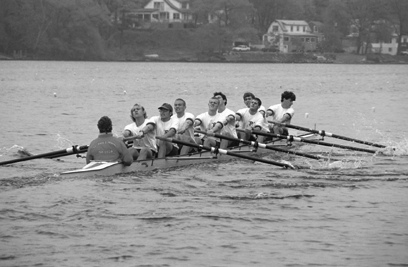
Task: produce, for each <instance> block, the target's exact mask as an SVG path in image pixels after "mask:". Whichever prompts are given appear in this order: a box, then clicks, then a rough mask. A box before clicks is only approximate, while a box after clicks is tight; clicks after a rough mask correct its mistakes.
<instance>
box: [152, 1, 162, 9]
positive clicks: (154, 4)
mask: <svg viewBox="0 0 408 267" xmlns="http://www.w3.org/2000/svg"><path fill="white" fill-rule="evenodd" d="M160 4H161V3H160V2H154V3H153V7H154V8H160Z"/></svg>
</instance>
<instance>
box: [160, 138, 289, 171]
mask: <svg viewBox="0 0 408 267" xmlns="http://www.w3.org/2000/svg"><path fill="white" fill-rule="evenodd" d="M156 138H157V139H159V140H163V141H167V142H171V143H176V144H180V145H185V146H191V147H195V148H199V149H200V148H201V149H204V150H208V151H211V152H213V153H215V154H218V153H220V154H224V155H229V156H233V157H237V158H243V159H248V160H253V161H259V162H263V163H267V164H271V165H276V166H280V167H284V168H290V169H295V167H294V166H293V165H292V164H288V163H281V162H277V161H273V160H266V159H263V158H255V157H251V156H248V155H243V154H238V153H234V152H231V151H228V150H225V149H221V148H218V147H209V146H204V145H197V144H194V143H189V142H185V141H181V140H176V139H172V138H164V137H160V136H156Z"/></svg>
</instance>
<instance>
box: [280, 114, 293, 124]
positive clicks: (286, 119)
mask: <svg viewBox="0 0 408 267" xmlns="http://www.w3.org/2000/svg"><path fill="white" fill-rule="evenodd" d="M290 119H292V116H291V115H290V114H289V113H286V114H285V115H283V117H282V119H280V120H279V122H280V123H286V122H289V121H290Z"/></svg>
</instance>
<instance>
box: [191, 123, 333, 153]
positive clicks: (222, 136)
mask: <svg viewBox="0 0 408 267" xmlns="http://www.w3.org/2000/svg"><path fill="white" fill-rule="evenodd" d="M237 130H238V129H237ZM195 132H197V133H202V134H206V135H208V136H214V137H217V138H221V139H226V140H230V141H238V142H241V143H243V144H247V145H251V146H253V147H255V148H256V147H261V148H265V149H269V150H275V151H279V152H283V153H287V154H293V155H296V156H301V157H306V158H310V159H317V160H320V159H327V158H326V157H321V156H317V155H311V154H306V153H301V152H296V151H290V150H286V149H282V148H278V147H273V146H270V145H267V144H263V143H259V142H256V141H255V142H254V141H248V140H243V139H238V138H233V137H229V136H225V135H221V134H216V133H211V134H209V133H207V132H204V131H200V130H195ZM251 132H252V133H254V134H256V133H255V132H254V131H251Z"/></svg>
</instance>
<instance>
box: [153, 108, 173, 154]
mask: <svg viewBox="0 0 408 267" xmlns="http://www.w3.org/2000/svg"><path fill="white" fill-rule="evenodd" d="M159 113H160V116H154V117H152V118H151V121H152V122H154V123H155V124H156V136H160V137H164V138H171V137H173V136H175V135H176V133H177V129H178V120H177V119H174V118H172V117H171V116H172V115H173V107H172V106H171V105H170V104H168V103H164V104H163V105H161V106H160V107H159ZM157 146H158V156H157V157H158V158H164V157H166V156H175V155H177V154H178V150H179V148H178V146H177V145H176V144H174V143H172V142H167V141H163V140H157Z"/></svg>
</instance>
